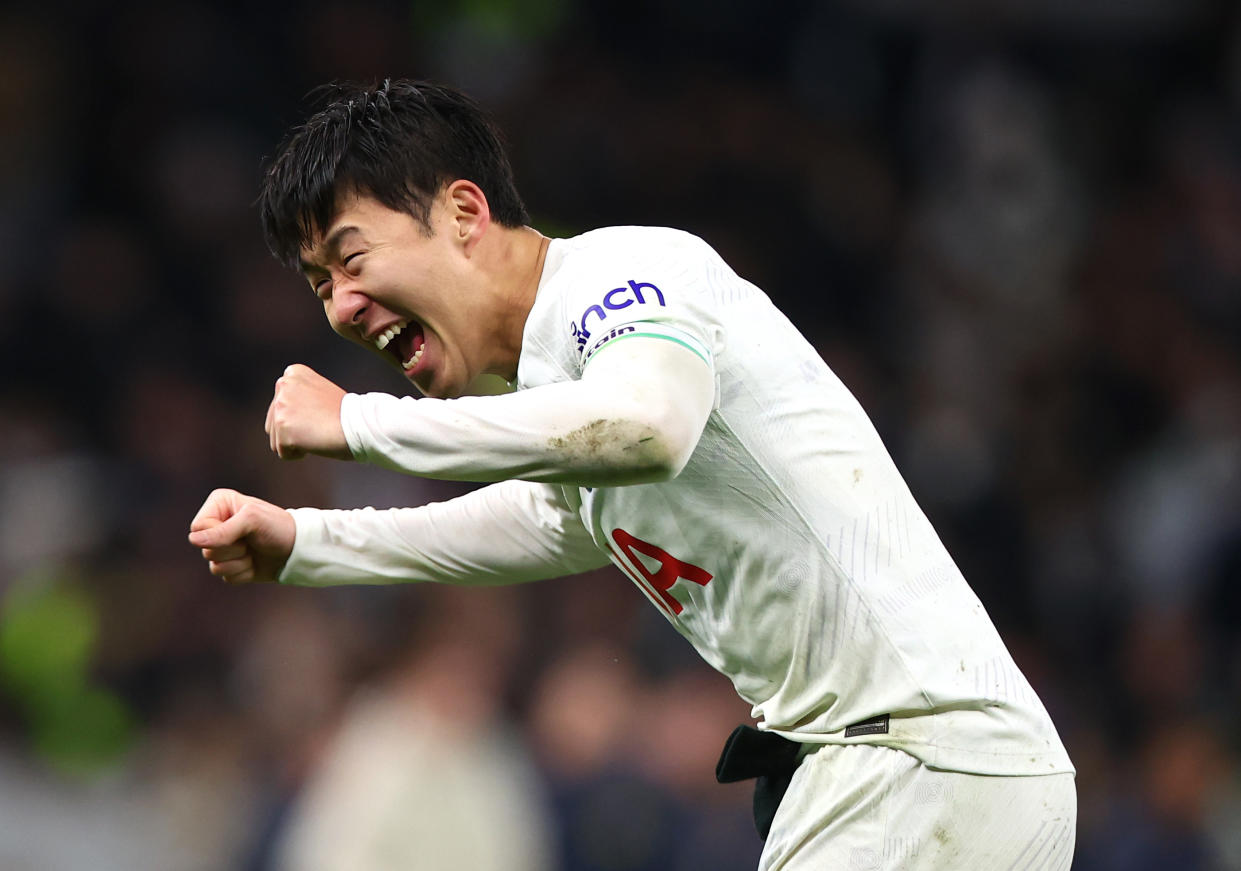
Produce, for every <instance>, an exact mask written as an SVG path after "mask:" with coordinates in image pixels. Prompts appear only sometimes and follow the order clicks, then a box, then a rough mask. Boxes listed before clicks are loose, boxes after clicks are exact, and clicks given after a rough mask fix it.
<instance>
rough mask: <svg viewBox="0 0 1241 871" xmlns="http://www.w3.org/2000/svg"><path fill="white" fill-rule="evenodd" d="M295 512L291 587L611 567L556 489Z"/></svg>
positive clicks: (522, 576) (515, 579) (288, 573)
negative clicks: (417, 503) (408, 504)
mask: <svg viewBox="0 0 1241 871" xmlns="http://www.w3.org/2000/svg"><path fill="white" fill-rule="evenodd" d="M291 513H292V514H293V516H294V519H295V521H296V523H297V536H296V538H295V539H294V544H293V552H292V554H291V555H290V556H289V559H288V562H287V563H286V564H285V566H284V569H283V571H282V572H281V573H280V582H281V583H285V584H294V585H299V586H333V585H338V584H392V583H406V582H418V581H428V582H435V583H448V584H463V585H480V586H481V585H490V584H512V583H521V582H524V581H533V580H541V579H544V578H551V577H557V576H560V575H567V574H575V573H577V572H581V571H586V570H588V569H592V568H597V567H599V566H601V565H604V564H605V563H606V562H607V557H606V556H605V555H604V554H603V553H602V552H601V551H599V550H598V548H596V547H595V545H594V542H593V541H592V540H591V539H590V536H589V534H588V533H587V532H586V530H585V528H584V527H583V526H582V524H581V521H580V519H579V518H578V517H577V516H576V513H575V512H573V511H572V510H571V509H570V508H569V506H568V505H566V504H565V503H564V501H563V499H562V498H561V497H560V496H559V494H558V493H557V492H556V490H555V488H551V487H546V486H543V485H539V484H532V483H528V482H524V481H505V482H502V483H499V484H494V485H492V486H490V487H483V488H481V489H479V490H475V491H474V492H472V493H467V494H465V495H464V496H460V497H457V498H456V499H450V500H447V501H445V502H436V503H432V504H429V505H422V506H419V507H417V508H392V509H387V510H376V509H374V508H362V509H356V510H331V511H323V510H318V509H314V508H295V509H292V511H291Z"/></svg>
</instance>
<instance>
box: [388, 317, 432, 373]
mask: <svg viewBox="0 0 1241 871" xmlns="http://www.w3.org/2000/svg"><path fill="white" fill-rule="evenodd" d="M425 343H426V339H425V337H424V336H423V335H422V325H421V324H417V323H414V322H413V321H411V322H410V324H409V326H408V327H406V328H405V329H404V330H402V331H401V334H400V335H399V336H397V337H396V341H395V342H393V344H394V345H396V349H395V350H396V356H397V358H398V360H399V362H400V363H401V364H402V365H404V363H405V361H406V360H408V359H409V358H410V357H412V356H414V354H416V353H417V352H418V349H419V348H421V347H422V346H423V345H424V344H425Z"/></svg>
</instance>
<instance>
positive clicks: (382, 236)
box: [190, 81, 1076, 871]
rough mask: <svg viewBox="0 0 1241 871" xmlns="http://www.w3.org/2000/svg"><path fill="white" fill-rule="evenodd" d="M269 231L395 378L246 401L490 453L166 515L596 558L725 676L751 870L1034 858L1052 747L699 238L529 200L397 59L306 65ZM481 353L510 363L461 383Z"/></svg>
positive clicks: (870, 434)
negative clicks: (560, 229) (370, 494)
mask: <svg viewBox="0 0 1241 871" xmlns="http://www.w3.org/2000/svg"><path fill="white" fill-rule="evenodd" d="M260 207H261V212H262V217H263V223H264V229H265V232H266V236H267V239H268V243H269V245H270V247H271V248H272V251H273V252H274V253H275V255H276V256H277V257H278V258H280V259H281V260H283V261H284V262H286V263H287V264H289V265H290V266H293V267H295V268H299V269H300V270H301V271H302V273H303V274H304V275H305V276H306V280H307V281H308V282H309V284H310V286H311V288H312V289H313V290H314V292H315V294H316V295H317V296H318V298H319V299H320V301H321V302H322V304H323V307H324V311H325V313H326V315H327V318H328V321H329V322H330V324H331V326H332V328H333V329H334V330H336V332H338V333H340V334H341V335H342V336H344V337H345V338H346V339H349V340H350V341H352V342H356V343H357V344H359V345H361V346H362V347H363V348H365V349H367V350H368V351H370V352H371V353H373V354H375V355H376V356H377V357H378V358H379V359H380V360H382V361H383V362H384V363H385V364H386V365H390V366H396V367H397V368H398V369H400V370H401V371H402V372H403V373H404V374H405V377H407V378H408V379H409V380H410V381H411V382H413V384H414V385H415V386H416V387H417V388H418V390H419V391H420V392H421V393H422V394H423V397H424V398H414V397H412V396H411V397H404V398H398V397H395V396H390V395H384V394H379V393H368V394H365V395H358V394H347V393H346V392H345V391H344V390H342V389H341V388H339V387H338V386H337V385H335V384H334V383H332V382H331V381H329V380H328V379H326V378H324V377H323V376H321V375H319V374H318V373H316V372H314V371H313V370H311V369H309V368H308V367H306V366H302V365H292V366H290V367H289V368H288V369H287V370H285V373H284V375H283V376H282V377H281V378H280V379H279V380H278V381H277V382H276V387H275V395H274V397H273V399H272V402H271V406H270V408H269V410H268V414H267V421H266V430H267V432H268V434H269V437H270V442H271V447H272V450H274V451H275V452H276V453H277V454H278V455H279V456H280V457H283V458H286V459H290V458H296V457H300V456H303V455H305V454H308V453H310V454H318V455H323V456H329V457H337V458H341V459H350V458H352V459H354V460H361V461H365V462H370V463H376V464H378V465H381V466H384V467H386V468H389V469H393V470H396V471H400V472H405V473H407V474H411V475H421V476H426V477H431V478H451V479H458V480H463V481H479V482H492V483H491V484H490V486H486V487H482V488H480V489H478V490H475V491H473V492H470V493H468V494H467V495H464V496H461V497H459V498H456V499H451V500H448V501H445V502H441V503H435V504H429V505H423V506H418V507H410V508H397V509H392V510H382V511H381V510H375V509H372V508H365V509H361V510H353V511H333V510H317V509H313V508H295V509H291V510H286V509H284V508H280V507H277V506H275V505H272V504H270V503H268V502H265V501H263V500H261V499H258V498H256V497H253V496H248V495H243V494H240V493H237V492H235V491H232V490H217V491H215V492H213V493H212V494H211V495H210V496H209V497H208V499H207V501H206V503H205V504H204V505H203V507H202V509H201V510H200V511H199V513H198V514H197V516H196V517H195V518H194V519H193V522H192V524H191V533H190V542H191V543H192V544H193V545H195V546H196V547H199V548H201V549H202V553H203V556H204V558H205V559H206V560H208V562H209V568H210V571H211V572H212V573H213V574H215V575H217V576H220V577H222V578H223V579H225V580H226V581H228V582H231V583H252V582H263V581H278V582H280V583H284V584H302V585H310V586H322V585H330V584H383V583H395V582H405V581H435V582H441V583H453V584H502V583H515V582H521V581H529V580H534V579H539V578H547V577H553V576H557V575H565V574H572V573H576V572H581V571H584V570H587V569H593V568H597V567H599V566H601V565H605V564H606V563H607V562H609V561H611V562H612V563H613V564H615V565H616V566H617V567H618V568H620V569H621V571H623V572H624V573H625V574H626V575H628V576H629V577H630V578H631V579H632V580H633V582H634V583H635V584H636V586H637V587H638V589H640V590H641V591H642V592H643V593H644V594H645V595H646V596H647V598H648V599H650V602H651V604H652V605H653V607H655V608H657V609H659V611H660V612H661V613H662V614H663V615H664V616H665V617H666V618H667V620H668V622H669V623H671V624H672V626H673V627H674V628H675V629H676V630H677V631H678V632H680V633H681V634H682V635H684V636H685V638H686V639H688V641H689V642H690V643H691V644H692V645H693V646H694V647H695V648H696V649H697V650H698V652H699V653H700V654H701V655H702V657H703V658H704V659H705V660H706V661H707V662H708V663H710V664H711V665H712V666H714V667H715V668H716V669H718V670H719V671H720V672H722V673H723V674H725V675H727V676H728V677H729V678H730V679H731V680H732V682H733V685H734V686H735V687H736V690H737V692H738V693H739V694H740V695H741V697H742V698H744V699H745V700H746V701H747V702H749V703H750V704H751V705H753V711H754V715H755V717H756V718H757V719H758V721H759V723H760V729H758V730H753V729H748V728H746V727H739V729H738V730H737V731H736V732H734V734H733V735H732V736H731V737H730V739H729V741H728V743H727V745H726V748H725V751H724V753H723V755H722V756H721V760H720V765H719V767H718V769H717V776H718V777H720V779H722V780H731V779H744V778H749V777H757V778H758V785H757V788H756V793H755V817H756V823H757V824H758V827H759V830H760V832H762V833H763V834H764V835H765V838H766V843H765V846H764V851H763V858H762V862H761V868H763V869H789V871H797V869H822V868H842V869H843V868H850V869H869V868H897V867H900V868H920V869H923V868H925V869H964V868H968V869H972V871H984V869H991V868H1000V869H1011V868H1020V869H1034V868H1040V869H1041V868H1047V869H1061V868H1067V867H1068V866H1069V863H1070V860H1071V857H1072V852H1073V842H1074V837H1075V832H1076V792H1075V788H1074V770H1073V767H1072V765H1071V763H1070V761H1069V758H1068V756H1067V754H1066V752H1065V750H1064V747H1063V745H1062V744H1061V741H1060V739H1059V737H1058V736H1057V734H1056V730H1055V728H1054V726H1053V725H1052V723H1051V720H1050V718H1049V717H1048V715H1047V712H1046V710H1045V709H1044V707H1043V705H1042V704H1041V703H1040V701H1039V699H1038V697H1037V696H1036V695H1035V693H1034V691H1033V690H1032V689H1031V687H1030V684H1029V683H1028V682H1027V680H1026V679H1025V677H1024V676H1023V675H1022V673H1021V672H1020V671H1019V670H1018V668H1017V666H1016V665H1015V664H1014V662H1013V659H1012V657H1011V656H1010V654H1009V652H1008V650H1007V649H1006V648H1005V646H1004V644H1003V642H1002V641H1001V639H1000V637H999V635H998V634H997V632H996V630H995V628H994V626H993V625H992V623H991V620H990V618H989V617H988V616H987V614H986V612H985V611H984V609H983V606H982V604H981V603H980V602H979V600H978V598H977V597H976V596H975V594H974V593H973V591H972V590H971V589H970V587H969V586H968V584H967V583H966V581H965V579H964V578H963V577H962V575H961V573H960V571H959V570H958V568H957V566H956V565H955V564H954V563H953V560H952V558H951V557H950V556H949V554H948V553H947V551H946V550H945V548H944V546H943V545H942V544H941V542H940V540H939V538H938V537H937V536H936V534H935V531H934V529H932V527H931V524H930V523H929V522H928V520H927V518H926V516H925V515H924V514H923V512H922V511H921V510H920V509H919V507H918V505H917V503H916V502H915V501H914V498H913V496H912V495H911V494H910V492H909V490H908V488H907V487H906V485H905V483H904V481H903V479H902V478H901V476H900V474H899V472H898V471H897V469H896V467H895V466H894V464H893V462H892V460H891V458H890V457H889V455H888V453H887V451H886V450H885V448H884V446H883V444H882V443H881V441H880V438H879V436H878V434H877V433H876V431H875V429H874V427H873V426H872V425H871V423H870V421H869V420H868V418H867V416H866V414H865V412H864V411H863V410H862V408H861V407H860V405H859V404H858V403H857V401H856V400H855V399H854V397H853V396H852V395H851V394H850V393H849V391H848V390H847V389H846V387H845V386H844V385H843V384H842V383H841V382H840V381H839V380H838V379H837V378H836V376H835V375H834V374H833V373H832V372H831V371H830V370H829V368H828V367H827V365H826V364H825V363H824V362H823V360H822V359H821V358H820V357H819V356H818V354H817V353H816V352H815V350H814V348H813V347H812V346H811V345H810V344H809V343H808V342H807V341H806V340H805V338H803V337H802V335H801V334H800V333H799V332H798V331H797V330H796V329H795V328H794V327H793V325H792V324H791V323H790V322H789V321H788V320H787V319H786V318H785V317H784V316H783V315H782V314H781V313H780V312H779V311H778V310H777V309H776V308H775V307H774V306H773V305H772V303H771V301H770V300H769V299H768V297H767V296H766V295H764V293H763V292H762V291H761V290H759V288H757V287H755V286H754V285H752V284H750V283H749V282H747V281H746V280H745V279H743V278H741V277H739V276H738V275H737V274H736V273H735V272H734V271H733V270H732V269H730V268H729V266H728V264H727V263H725V262H724V261H723V260H722V259H721V258H720V257H719V255H718V254H717V253H716V252H715V251H714V250H712V249H711V247H709V246H708V245H707V244H706V243H705V242H703V241H702V240H701V239H698V238H696V237H695V236H692V235H690V234H688V233H685V232H681V231H678V230H672V229H663V228H651V227H609V228H604V229H599V230H594V231H592V232H588V233H584V234H582V235H580V236H577V237H574V238H569V239H548V238H546V237H544V236H543V235H541V234H540V233H539V232H537V231H536V230H534V229H533V228H531V227H530V226H529V219H528V217H527V214H526V210H525V207H524V206H523V204H522V201H521V198H520V197H519V195H518V193H517V191H516V189H515V187H514V183H513V179H512V172H511V169H510V167H509V163H508V159H507V157H506V155H505V153H504V151H503V148H502V146H501V144H500V141H499V137H498V134H497V132H496V130H495V128H494V126H493V125H492V123H491V122H490V121H489V120H488V119H487V118H486V116H485V115H484V114H483V113H482V112H481V111H480V110H479V108H478V107H477V105H476V104H475V103H474V102H473V101H472V100H470V99H469V98H468V97H466V96H464V95H462V94H460V93H458V92H455V91H453V90H451V89H448V88H443V87H439V86H434V85H431V84H427V83H421V82H413V81H392V82H385V83H384V84H383V85H382V86H380V87H376V88H368V87H361V86H351V85H350V86H336V87H335V88H334V89H333V90H332V91H331V92H330V93H329V94H328V96H327V99H326V102H325V104H324V105H322V107H321V108H320V109H319V110H318V111H317V112H315V113H314V114H313V115H312V116H311V117H310V118H309V119H308V120H306V121H305V123H303V124H301V125H299V126H297V127H295V128H294V129H293V130H292V131H291V132H290V134H289V136H288V137H287V138H286V139H285V141H284V142H283V144H282V145H281V147H280V149H279V151H278V153H277V155H276V156H275V158H274V159H273V160H272V162H271V163H270V165H269V167H268V170H267V173H266V176H265V179H264V182H263V189H262V193H261V196H260ZM485 373H490V374H493V375H499V376H501V377H502V378H504V379H505V380H507V381H509V382H510V383H511V384H512V385H513V386H514V387H515V388H516V389H515V390H514V391H513V392H511V393H507V394H502V395H490V396H468V395H465V394H466V392H467V389H468V387H469V385H470V384H471V382H472V381H473V380H474V379H475V378H476V377H477V376H479V375H482V374H485Z"/></svg>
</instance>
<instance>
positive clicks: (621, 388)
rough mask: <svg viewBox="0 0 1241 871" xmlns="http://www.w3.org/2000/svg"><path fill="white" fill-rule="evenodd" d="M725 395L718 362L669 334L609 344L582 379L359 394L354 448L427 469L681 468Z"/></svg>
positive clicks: (613, 474) (432, 474) (565, 475)
mask: <svg viewBox="0 0 1241 871" xmlns="http://www.w3.org/2000/svg"><path fill="white" fill-rule="evenodd" d="M714 399H715V375H714V371H713V370H712V368H711V364H710V363H709V362H707V361H706V360H704V359H703V358H702V357H700V356H699V355H698V354H697V353H696V352H694V351H691V350H689V349H688V348H687V347H685V346H683V345H681V344H678V343H676V342H673V341H668V340H666V339H663V338H646V337H634V338H631V339H627V340H625V341H617V342H614V343H612V344H609V345H607V346H604V347H603V348H602V349H601V350H600V351H599V353H598V354H596V355H595V356H594V357H593V358H592V359H591V360H590V362H589V365H587V367H586V369H585V370H584V372H583V375H582V378H581V380H579V381H567V382H560V383H556V384H549V385H546V386H542V387H534V388H531V389H529V390H522V391H519V392H517V393H511V394H507V395H502V396H482V397H463V398H461V399H414V398H412V397H405V398H397V397H395V396H388V395H386V394H377V393H368V394H365V395H357V394H350V395H348V396H347V397H346V398H345V401H344V403H343V404H342V406H341V422H342V424H343V425H344V430H345V436H346V438H347V439H348V442H349V448H350V450H351V451H352V453H353V455H354V457H355V458H357V459H360V460H365V461H367V462H371V463H374V464H377V465H381V466H385V467H387V468H390V469H395V470H398V471H403V472H408V473H411V474H415V475H420V476H422V477H427V478H451V479H455V480H462V481H500V480H503V479H507V478H521V479H524V480H528V481H542V482H554V483H566V484H575V485H578V486H584V487H594V486H615V485H622V484H642V483H649V482H652V481H664V480H668V479H670V478H673V477H675V476H676V475H677V474H679V473H680V471H681V469H682V468H684V466H685V463H686V462H688V460H689V457H690V454H692V453H693V451H694V447H695V446H696V445H697V444H698V439H699V437H700V436H701V435H702V431H703V428H704V427H705V426H706V422H707V417H708V415H710V413H711V408H712V405H713V403H714Z"/></svg>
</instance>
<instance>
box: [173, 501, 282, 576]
mask: <svg viewBox="0 0 1241 871" xmlns="http://www.w3.org/2000/svg"><path fill="white" fill-rule="evenodd" d="M296 537H297V524H296V522H295V521H294V520H293V515H292V514H290V513H289V512H288V511H285V510H284V509H283V508H280V507H279V506H276V505H272V504H271V503H270V502H264V501H263V500H262V499H256V498H255V497H253V496H246V495H244V494H242V493H238V492H237V491H236V490H215V491H213V492H212V493H211V495H210V496H208V497H207V501H206V502H204V503H203V507H202V508H200V509H198V513H197V514H196V515H194V519H193V520H192V521H191V522H190V544H192V545H194V546H195V547H198V548H201V549H202V555H203V559H205V560H207V568H208V571H210V572H211V574H213V575H215V576H216V577H219V578H223V579H224V580H225V581H226V582H227V583H230V584H256V583H271V582H274V581H275V580H276V579H277V578H278V577H279V576H280V570H281V569H283V568H284V564H285V563H286V562H288V559H289V554H291V553H292V552H293V540H294V539H295V538H296Z"/></svg>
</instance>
